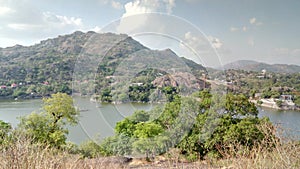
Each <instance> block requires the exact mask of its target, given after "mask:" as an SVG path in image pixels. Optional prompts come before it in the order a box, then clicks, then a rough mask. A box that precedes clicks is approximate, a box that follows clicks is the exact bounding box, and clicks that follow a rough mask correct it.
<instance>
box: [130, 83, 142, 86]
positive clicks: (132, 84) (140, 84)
mask: <svg viewBox="0 0 300 169" xmlns="http://www.w3.org/2000/svg"><path fill="white" fill-rule="evenodd" d="M143 84H144V83H131V85H130V86H142V85H143Z"/></svg>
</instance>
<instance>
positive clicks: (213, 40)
mask: <svg viewBox="0 0 300 169" xmlns="http://www.w3.org/2000/svg"><path fill="white" fill-rule="evenodd" d="M207 38H208V40H209V41H210V43H211V44H212V45H213V47H214V48H216V49H220V48H221V47H222V46H223V43H222V42H221V41H220V39H218V38H215V37H212V36H208V37H207Z"/></svg>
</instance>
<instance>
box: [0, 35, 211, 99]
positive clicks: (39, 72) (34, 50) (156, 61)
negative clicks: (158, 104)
mask: <svg viewBox="0 0 300 169" xmlns="http://www.w3.org/2000/svg"><path fill="white" fill-rule="evenodd" d="M111 44H113V45H111ZM99 58H100V59H101V60H100V61H99ZM92 64H93V65H94V66H96V69H97V70H96V71H95V72H92V69H91V67H92V66H91V65H92ZM78 65H80V67H78ZM76 66H77V67H76ZM75 71H76V73H77V76H76V79H75V80H76V82H77V81H78V83H80V84H82V83H84V81H85V80H86V81H88V80H90V79H94V81H93V84H91V85H88V86H87V87H86V90H85V91H83V90H81V89H79V88H76V86H75V87H74V85H73V84H72V83H74V72H75ZM81 71H83V72H84V71H85V72H89V73H90V74H89V75H88V76H90V77H88V78H87V77H86V75H87V74H80V73H78V72H81ZM0 72H1V73H0V86H1V88H0V96H1V97H22V98H32V97H41V96H47V95H49V94H51V93H56V92H65V93H68V94H71V93H72V92H73V93H74V92H75V93H79V94H81V95H82V94H84V95H85V94H87V95H89V94H93V93H91V91H92V89H95V90H94V91H95V92H96V94H101V92H103V91H105V90H106V89H107V90H111V87H112V84H115V83H114V82H113V81H115V82H116V80H117V79H111V78H108V77H122V78H123V80H124V78H130V81H128V83H135V82H136V83H138V82H139V83H141V82H143V83H145V84H147V85H149V86H151V85H152V81H154V80H155V79H156V78H158V76H164V75H166V74H172V73H178V72H185V73H191V74H193V75H194V76H195V77H197V78H199V77H200V76H201V74H202V73H205V72H206V69H205V68H204V67H202V66H201V65H198V64H196V63H195V62H193V61H191V60H188V59H184V58H180V57H178V56H177V55H176V54H175V53H174V52H173V51H171V50H170V49H166V50H162V51H159V50H151V49H149V48H147V47H145V46H143V45H142V44H140V43H139V42H137V41H136V40H134V39H133V38H131V37H129V36H128V35H124V34H120V35H117V34H113V33H103V34H98V33H95V32H91V31H90V32H87V33H83V32H79V31H77V32H74V33H72V34H69V35H64V36H58V37H57V38H53V39H47V40H44V41H41V42H40V43H38V44H35V45H33V46H21V45H16V46H13V47H8V48H0ZM143 72H144V73H143ZM121 74H122V76H121ZM183 78H184V77H183ZM119 80H121V79H119ZM200 82H201V81H199V83H200ZM72 85H73V87H72ZM127 85H128V84H127ZM114 87H116V86H114ZM176 87H179V86H176ZM152 88H153V89H154V88H156V87H155V86H153V85H152V86H151V89H152ZM127 90H129V89H127ZM147 90H148V89H147ZM110 92H111V91H110Z"/></svg>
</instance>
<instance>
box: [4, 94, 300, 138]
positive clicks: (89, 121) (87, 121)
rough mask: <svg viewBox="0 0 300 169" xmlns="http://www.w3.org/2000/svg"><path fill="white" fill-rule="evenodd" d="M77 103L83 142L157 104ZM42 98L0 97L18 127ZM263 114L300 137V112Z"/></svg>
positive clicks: (74, 132) (75, 132)
mask: <svg viewBox="0 0 300 169" xmlns="http://www.w3.org/2000/svg"><path fill="white" fill-rule="evenodd" d="M74 100H75V102H76V103H75V104H76V106H77V107H79V108H80V110H82V112H81V115H80V117H79V119H80V122H79V125H77V126H75V127H72V126H70V127H69V131H70V132H69V135H68V140H69V141H72V142H75V143H81V142H83V141H85V140H87V139H89V138H91V139H95V138H98V139H103V138H105V137H107V136H111V135H113V133H114V126H115V124H116V122H118V121H120V120H122V119H123V118H124V117H126V116H129V115H131V114H132V113H133V112H134V111H135V110H141V109H142V110H151V109H152V108H153V107H154V106H156V105H155V104H142V103H141V104H138V103H127V104H118V105H114V104H101V105H100V104H97V103H93V102H90V100H89V99H88V98H82V97H75V98H74ZM41 103H42V101H41V100H39V99H36V100H17V101H15V100H0V119H1V120H3V121H6V122H9V123H11V124H12V125H13V126H14V127H15V126H17V124H18V122H19V121H18V117H20V116H24V115H27V114H29V113H31V112H33V111H36V112H40V111H41ZM259 112H260V113H259V117H263V116H267V117H269V118H270V120H271V121H272V122H273V123H276V124H280V125H281V126H282V127H283V128H285V130H284V131H285V132H286V133H289V134H291V135H293V136H297V137H300V112H296V111H277V110H272V109H265V108H259Z"/></svg>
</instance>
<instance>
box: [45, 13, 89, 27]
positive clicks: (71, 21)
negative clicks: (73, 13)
mask: <svg viewBox="0 0 300 169" xmlns="http://www.w3.org/2000/svg"><path fill="white" fill-rule="evenodd" d="M42 17H43V20H44V21H45V22H46V23H56V24H58V25H60V26H62V27H63V26H66V25H71V26H75V27H80V26H82V25H83V23H82V19H81V18H75V17H67V16H61V15H56V14H54V13H51V12H44V13H43V16H42Z"/></svg>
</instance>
